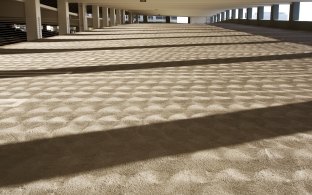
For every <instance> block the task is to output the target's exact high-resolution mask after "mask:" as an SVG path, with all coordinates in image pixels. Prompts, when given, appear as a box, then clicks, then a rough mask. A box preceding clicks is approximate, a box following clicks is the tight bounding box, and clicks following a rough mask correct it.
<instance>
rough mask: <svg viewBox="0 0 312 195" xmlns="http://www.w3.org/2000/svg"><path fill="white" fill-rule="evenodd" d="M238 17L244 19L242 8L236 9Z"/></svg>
mask: <svg viewBox="0 0 312 195" xmlns="http://www.w3.org/2000/svg"><path fill="white" fill-rule="evenodd" d="M238 19H244V9H238Z"/></svg>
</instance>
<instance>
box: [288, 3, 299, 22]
mask: <svg viewBox="0 0 312 195" xmlns="http://www.w3.org/2000/svg"><path fill="white" fill-rule="evenodd" d="M299 14H300V2H292V3H291V4H290V10H289V21H298V20H299Z"/></svg>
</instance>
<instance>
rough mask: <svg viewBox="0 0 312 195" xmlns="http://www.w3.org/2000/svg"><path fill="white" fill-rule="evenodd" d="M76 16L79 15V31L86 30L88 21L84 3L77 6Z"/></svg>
mask: <svg viewBox="0 0 312 195" xmlns="http://www.w3.org/2000/svg"><path fill="white" fill-rule="evenodd" d="M78 15H79V31H80V32H83V31H87V30H88V20H87V6H86V4H84V3H79V4H78Z"/></svg>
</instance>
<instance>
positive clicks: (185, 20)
mask: <svg viewBox="0 0 312 195" xmlns="http://www.w3.org/2000/svg"><path fill="white" fill-rule="evenodd" d="M177 23H179V24H187V23H188V17H178V18H177Z"/></svg>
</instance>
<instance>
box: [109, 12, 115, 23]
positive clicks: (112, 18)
mask: <svg viewBox="0 0 312 195" xmlns="http://www.w3.org/2000/svg"><path fill="white" fill-rule="evenodd" d="M109 11H110V13H109V17H110V26H116V16H115V8H109Z"/></svg>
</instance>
